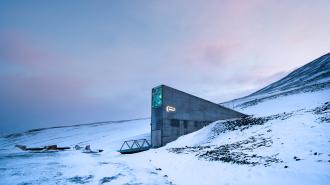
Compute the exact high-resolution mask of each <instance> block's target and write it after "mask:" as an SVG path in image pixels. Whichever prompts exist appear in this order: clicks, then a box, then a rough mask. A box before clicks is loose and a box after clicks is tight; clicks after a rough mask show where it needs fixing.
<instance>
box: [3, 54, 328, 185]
mask: <svg viewBox="0 0 330 185" xmlns="http://www.w3.org/2000/svg"><path fill="white" fill-rule="evenodd" d="M329 66H330V55H329V54H328V55H325V56H322V57H321V58H319V59H317V60H315V61H313V62H311V63H309V64H307V65H305V66H303V67H301V68H299V69H297V70H296V71H294V72H292V73H291V74H289V75H288V76H287V77H285V78H283V79H282V80H280V81H278V82H275V83H273V84H271V85H269V86H267V87H265V88H263V89H261V90H260V91H257V92H256V93H253V94H252V95H250V96H247V97H244V98H240V99H236V100H233V101H231V102H226V103H224V105H225V106H228V107H234V108H235V109H236V110H239V111H241V112H243V113H245V114H248V115H251V116H249V117H247V118H244V119H234V120H224V121H218V122H214V123H212V124H211V125H209V126H206V127H204V128H203V129H201V130H199V131H197V132H194V133H191V134H188V135H185V136H182V137H180V138H179V139H178V140H176V141H174V142H172V143H169V144H167V145H166V146H164V147H162V148H158V149H151V150H148V151H146V152H141V153H137V154H130V155H120V154H119V153H118V152H116V150H117V149H119V148H120V146H121V144H122V142H123V141H124V140H127V139H132V138H149V137H150V120H149V119H140V120H130V121H121V122H109V123H97V124H89V125H76V126H72V127H59V128H51V129H39V130H38V129H37V130H32V131H28V132H25V133H21V134H13V135H10V136H7V137H4V138H0V184H9V185H10V184H178V185H194V184H195V185H204V184H205V185H209V184H210V185H212V184H214V185H221V184H241V185H246V184H253V185H260V184H274V185H275V184H288V185H292V184H300V185H303V184H309V185H310V184H313V185H314V184H324V185H326V184H330V135H329V133H330V80H329V78H330V75H329V74H330V71H329V70H330V67H329ZM15 144H25V145H29V146H41V145H48V144H57V145H60V146H74V145H75V144H79V145H86V144H91V147H92V148H102V149H104V150H105V151H104V152H103V153H100V154H85V153H81V152H79V151H74V150H72V151H65V152H55V153H26V152H22V151H20V150H17V149H16V148H14V145H15Z"/></svg>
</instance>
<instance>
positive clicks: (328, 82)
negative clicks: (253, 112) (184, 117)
mask: <svg viewBox="0 0 330 185" xmlns="http://www.w3.org/2000/svg"><path fill="white" fill-rule="evenodd" d="M328 88H330V53H328V54H326V55H323V56H321V57H319V58H318V59H315V60H314V61H312V62H310V63H308V64H306V65H304V66H302V67H300V68H298V69H297V70H295V71H293V72H291V73H290V74H288V75H287V76H286V77H284V78H283V79H281V80H279V81H277V82H274V83H272V84H270V85H268V86H266V87H265V88H262V89H260V90H259V91H257V92H255V93H252V94H251V95H249V96H246V97H243V98H238V99H236V100H232V101H229V102H225V103H223V104H222V105H224V106H228V107H230V108H233V107H234V108H245V107H248V106H251V105H255V104H258V103H259V102H262V101H264V100H268V99H272V98H277V97H280V96H288V95H293V94H299V93H304V92H314V91H320V90H323V89H328Z"/></svg>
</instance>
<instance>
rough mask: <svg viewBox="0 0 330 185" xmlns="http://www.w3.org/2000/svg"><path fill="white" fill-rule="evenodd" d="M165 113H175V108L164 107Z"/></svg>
mask: <svg viewBox="0 0 330 185" xmlns="http://www.w3.org/2000/svg"><path fill="white" fill-rule="evenodd" d="M166 112H175V107H172V106H169V105H168V106H166Z"/></svg>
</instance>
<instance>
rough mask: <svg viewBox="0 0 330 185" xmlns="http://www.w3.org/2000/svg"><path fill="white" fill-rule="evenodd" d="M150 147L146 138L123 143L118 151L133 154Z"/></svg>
mask: <svg viewBox="0 0 330 185" xmlns="http://www.w3.org/2000/svg"><path fill="white" fill-rule="evenodd" d="M150 148H151V145H150V143H149V142H148V140H146V139H137V140H128V141H125V142H124V143H123V145H122V146H121V148H120V150H118V152H120V153H121V154H132V153H137V152H142V151H146V150H149V149H150Z"/></svg>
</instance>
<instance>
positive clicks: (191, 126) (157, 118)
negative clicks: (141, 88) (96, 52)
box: [151, 85, 244, 147]
mask: <svg viewBox="0 0 330 185" xmlns="http://www.w3.org/2000/svg"><path fill="white" fill-rule="evenodd" d="M162 92H163V103H162V106H161V107H159V108H152V110H151V143H152V146H153V147H160V146H164V145H165V144H167V143H169V142H171V141H174V140H175V139H177V138H178V137H180V136H181V135H184V134H188V133H191V132H194V131H196V130H199V129H201V128H202V127H204V126H205V125H208V124H209V123H211V122H213V121H216V120H223V119H229V118H237V117H242V116H244V114H242V113H240V112H237V111H234V110H231V109H228V108H225V107H223V106H220V105H218V104H215V103H212V102H210V101H207V100H204V99H201V98H198V97H196V96H193V95H190V94H187V93H185V92H182V91H179V90H176V89H174V88H171V87H168V86H165V85H162ZM166 106H171V107H175V109H176V110H175V111H174V112H167V111H166Z"/></svg>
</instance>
